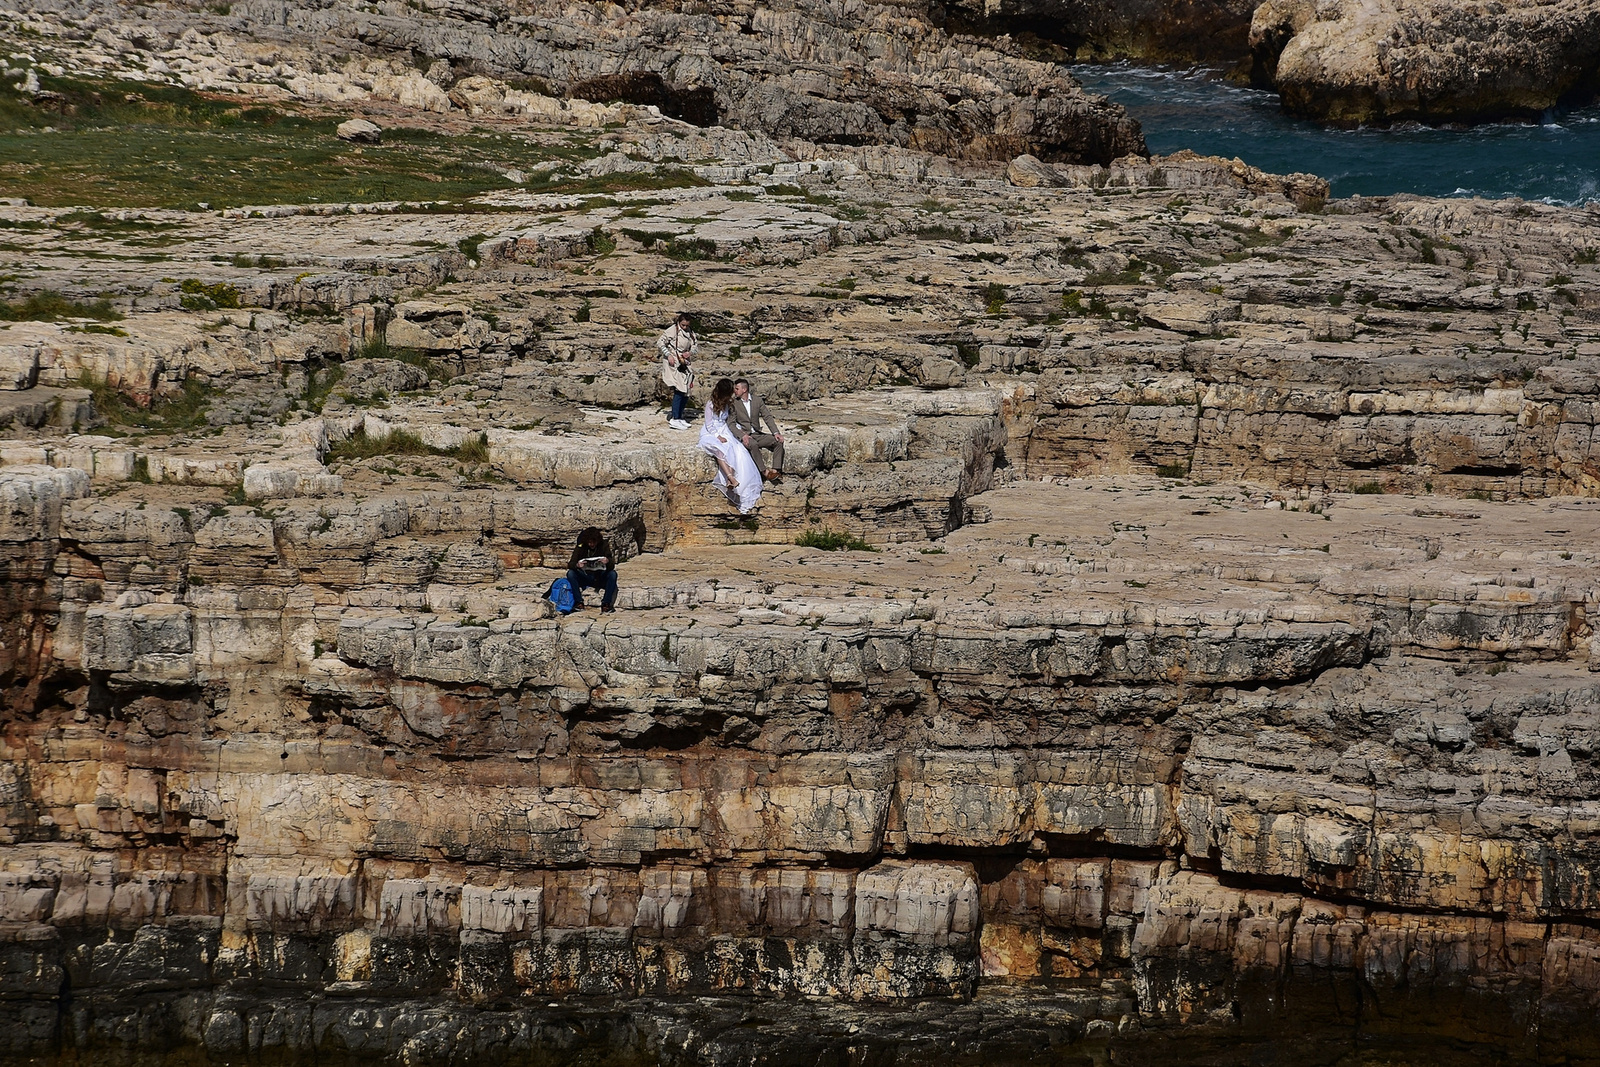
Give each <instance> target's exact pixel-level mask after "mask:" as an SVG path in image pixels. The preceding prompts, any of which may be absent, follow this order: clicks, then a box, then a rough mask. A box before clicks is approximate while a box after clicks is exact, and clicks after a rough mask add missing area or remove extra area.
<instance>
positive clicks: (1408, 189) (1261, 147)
mask: <svg viewBox="0 0 1600 1067" xmlns="http://www.w3.org/2000/svg"><path fill="white" fill-rule="evenodd" d="M1072 74H1073V76H1074V77H1076V78H1077V79H1078V80H1079V81H1081V82H1083V84H1084V86H1085V87H1086V88H1088V89H1089V90H1090V91H1092V92H1097V93H1103V94H1105V95H1106V96H1108V97H1110V98H1111V99H1112V100H1114V101H1115V102H1117V103H1119V104H1121V105H1123V106H1124V107H1126V108H1127V109H1128V112H1129V114H1131V115H1132V116H1133V117H1134V118H1136V119H1138V120H1139V122H1140V123H1141V124H1142V125H1143V126H1144V136H1145V141H1146V143H1147V144H1148V145H1149V146H1150V151H1152V152H1154V153H1157V154H1161V155H1165V154H1167V153H1171V152H1176V151H1178V150H1180V149H1184V148H1189V149H1193V150H1194V151H1196V152H1199V153H1201V154H1203V155H1215V156H1227V157H1230V158H1231V157H1234V156H1237V157H1239V158H1240V159H1243V160H1244V161H1245V162H1246V163H1250V164H1253V165H1255V166H1257V167H1260V168H1261V169H1262V170H1266V171H1271V172H1273V173H1277V174H1284V173H1289V172H1292V171H1306V172H1309V173H1312V174H1318V175H1321V176H1322V177H1324V178H1327V179H1328V181H1329V182H1331V183H1332V185H1333V194H1334V195H1335V196H1354V195H1362V196H1385V195H1388V194H1391V193H1418V194H1421V195H1424V196H1482V197H1491V198H1498V197H1509V196H1518V197H1522V198H1523V199H1525V200H1542V201H1545V202H1547V203H1558V204H1582V203H1584V202H1586V201H1589V200H1595V199H1600V106H1594V107H1588V108H1582V109H1576V110H1571V111H1564V112H1552V113H1550V114H1548V115H1546V116H1545V117H1544V121H1543V122H1541V123H1537V124H1535V123H1499V124H1494V125H1488V126H1475V127H1471V128H1464V129H1436V128H1431V127H1425V126H1417V125H1404V126H1395V127H1391V128H1389V129H1358V130H1333V129H1326V128H1324V127H1322V126H1319V125H1317V124H1316V123H1313V122H1306V121H1302V120H1299V119H1294V118H1290V117H1289V116H1287V115H1285V114H1283V112H1282V111H1281V110H1280V109H1279V107H1278V97H1277V94H1276V93H1269V92H1263V91H1261V90H1259V89H1244V88H1240V87H1238V86H1235V85H1229V84H1228V83H1226V82H1224V81H1221V80H1220V79H1218V78H1217V77H1216V76H1215V75H1214V74H1212V73H1211V72H1208V71H1171V70H1154V69H1150V68H1145V67H1134V66H1130V65H1128V64H1112V65H1109V66H1076V67H1073V68H1072Z"/></svg>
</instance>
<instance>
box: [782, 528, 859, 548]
mask: <svg viewBox="0 0 1600 1067" xmlns="http://www.w3.org/2000/svg"><path fill="white" fill-rule="evenodd" d="M794 543H795V544H797V545H799V546H800V547H801V548H820V549H822V550H823V551H824V552H844V551H849V552H876V551H878V550H877V549H876V548H873V547H872V546H871V545H869V544H867V542H865V541H863V540H862V539H861V538H859V537H857V536H855V535H854V534H847V533H840V532H839V531H837V530H807V531H805V532H804V533H802V534H801V535H800V536H799V537H796V538H795V539H794Z"/></svg>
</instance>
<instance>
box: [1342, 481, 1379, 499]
mask: <svg viewBox="0 0 1600 1067" xmlns="http://www.w3.org/2000/svg"><path fill="white" fill-rule="evenodd" d="M1350 491H1351V492H1352V493H1354V494H1356V496H1382V495H1383V485H1382V484H1381V483H1379V482H1362V483H1361V484H1360V485H1352V486H1351V487H1350Z"/></svg>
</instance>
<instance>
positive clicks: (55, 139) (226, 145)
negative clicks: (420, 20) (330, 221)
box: [0, 75, 705, 240]
mask: <svg viewBox="0 0 1600 1067" xmlns="http://www.w3.org/2000/svg"><path fill="white" fill-rule="evenodd" d="M41 87H42V88H44V89H46V90H49V91H50V92H53V93H58V94H60V97H59V99H57V100H56V101H54V102H53V104H52V107H51V108H50V109H48V110H47V109H45V108H40V107H35V106H33V104H32V103H31V102H30V101H29V99H28V98H27V97H24V96H23V95H22V94H20V93H17V92H15V91H13V90H12V89H11V87H10V85H9V84H3V85H0V131H3V132H0V195H3V196H21V197H27V198H28V199H29V200H31V201H32V202H33V203H35V204H39V205H43V206H70V205H74V204H84V203H91V204H100V205H106V206H120V207H176V208H193V207H195V206H196V205H198V204H201V203H205V204H209V205H210V206H211V207H212V208H223V207H236V206H240V205H249V204H290V203H292V204H303V203H317V202H321V203H345V202H355V203H362V202H371V201H381V200H401V201H406V200H430V201H432V200H452V201H459V200H466V199H468V198H470V197H473V196H477V195H479V194H481V193H485V192H489V191H492V190H495V189H506V188H511V187H513V183H512V182H511V181H510V180H509V179H507V178H505V177H503V176H502V175H501V174H500V173H498V172H496V171H494V170H492V169H489V167H488V166H485V164H488V165H490V166H501V167H504V168H511V167H517V168H521V169H527V168H531V167H532V166H533V164H535V163H537V162H539V161H540V160H543V159H548V158H549V157H550V156H551V155H552V153H555V154H561V153H560V151H559V150H553V149H548V148H546V147H545V146H541V145H538V144H536V143H534V142H532V141H526V140H523V139H521V138H506V139H504V140H499V139H496V138H494V137H492V136H486V135H474V134H469V135H465V136H451V135H446V134H441V133H435V132H432V131H427V130H414V129H399V128H397V129H389V130H385V131H384V138H383V140H384V143H383V144H381V145H353V144H349V143H347V142H345V141H341V140H339V139H338V138H337V137H335V136H334V128H335V126H336V125H337V120H336V118H334V117H332V116H329V117H323V116H312V115H304V114H300V113H297V112H294V111H288V110H279V109H276V108H270V107H240V106H239V103H238V101H237V100H235V99H228V98H221V99H213V98H211V97H209V96H205V95H203V94H200V93H195V92H192V91H190V90H187V89H181V88H175V87H169V86H154V85H147V84H143V83H139V82H122V81H87V80H81V79H70V78H50V77H45V76H43V75H41ZM46 126H49V127H53V129H54V132H52V133H44V132H42V131H43V129H44V128H45V127H46ZM568 154H571V155H573V156H574V157H575V158H587V157H590V156H592V155H594V154H595V150H594V149H593V148H592V147H590V146H578V147H575V148H574V149H572V150H571V152H570V153H568ZM110 160H114V161H115V163H116V165H115V166H107V161H110ZM695 184H699V185H703V184H705V182H704V181H702V180H701V179H699V178H697V177H695V175H693V174H692V173H689V172H687V171H681V172H680V171H671V170H669V171H662V172H658V173H655V174H647V175H608V176H606V177H604V178H598V179H584V180H582V181H575V182H565V183H561V182H557V183H554V184H551V185H545V186H537V185H532V184H531V185H530V187H536V188H539V189H540V190H541V191H552V192H602V191H606V192H609V191H619V190H623V189H640V188H671V187H678V186H682V185H695ZM75 214H77V215H79V216H81V217H78V218H73V219H70V221H72V222H74V223H76V224H78V225H81V226H86V227H89V228H91V229H93V230H97V231H99V230H106V231H110V230H115V231H118V232H122V233H128V234H132V233H135V232H142V233H147V234H155V233H156V232H157V231H158V230H160V229H161V228H163V227H165V226H170V225H172V224H164V223H145V222H141V221H140V220H132V221H124V220H116V219H107V218H105V217H104V216H101V217H100V218H99V219H98V220H97V219H95V218H94V217H93V213H75ZM164 239H169V240H170V239H172V238H170V237H165V238H164Z"/></svg>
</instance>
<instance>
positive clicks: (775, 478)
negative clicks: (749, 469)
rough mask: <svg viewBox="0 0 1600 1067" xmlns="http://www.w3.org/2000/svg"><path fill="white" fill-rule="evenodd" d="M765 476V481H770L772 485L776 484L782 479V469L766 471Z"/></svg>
mask: <svg viewBox="0 0 1600 1067" xmlns="http://www.w3.org/2000/svg"><path fill="white" fill-rule="evenodd" d="M765 477H766V479H767V481H769V482H772V483H773V484H774V485H776V484H777V483H778V482H781V481H783V472H782V471H775V470H774V471H768V472H767V473H766V475H765Z"/></svg>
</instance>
